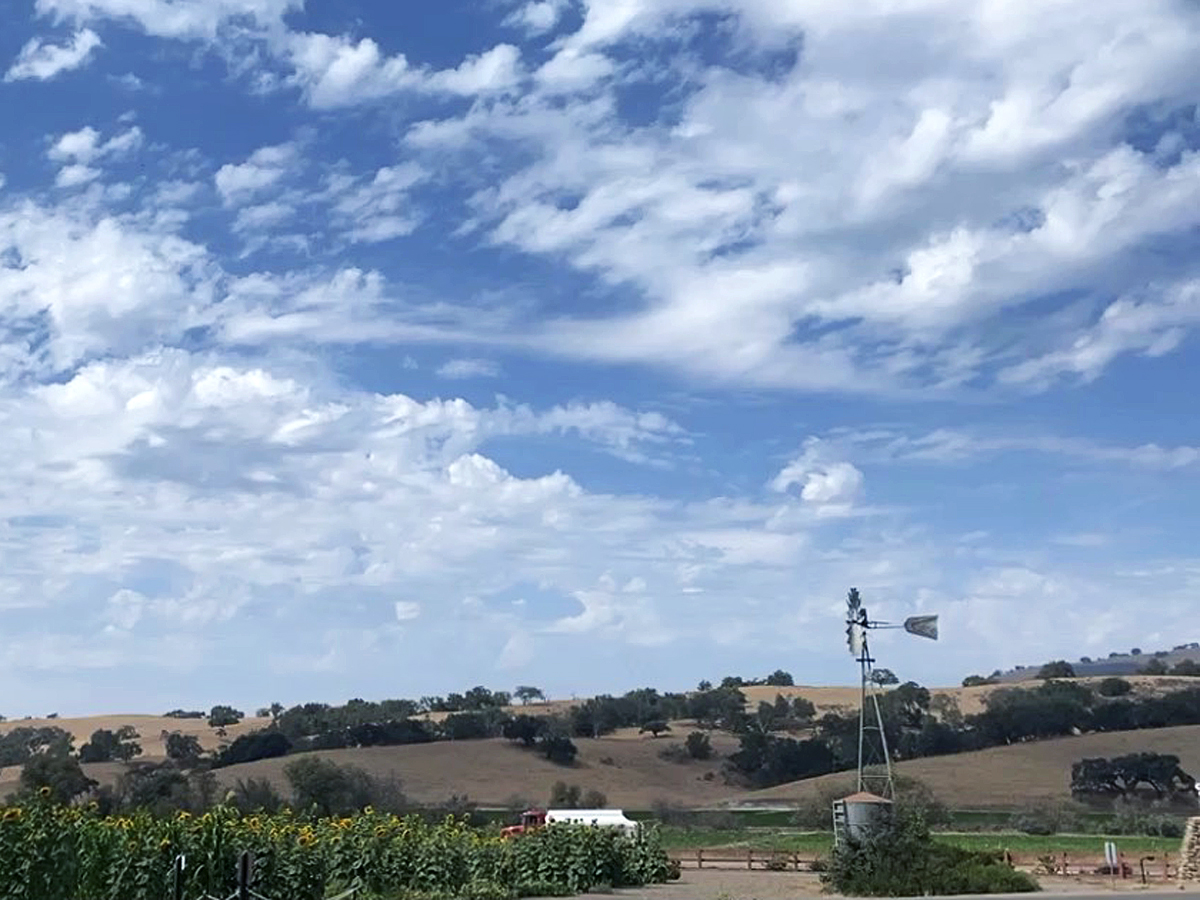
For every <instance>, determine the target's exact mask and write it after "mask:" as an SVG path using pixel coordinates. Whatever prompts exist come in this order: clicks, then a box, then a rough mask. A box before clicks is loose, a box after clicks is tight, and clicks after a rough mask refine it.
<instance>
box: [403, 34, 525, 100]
mask: <svg viewBox="0 0 1200 900" xmlns="http://www.w3.org/2000/svg"><path fill="white" fill-rule="evenodd" d="M520 77H521V51H519V50H518V49H517V48H516V47H514V46H512V45H511V44H498V45H496V46H495V47H493V48H492V49H490V50H488V51H486V52H485V53H480V54H479V55H478V56H471V57H468V58H467V59H465V60H463V61H462V62H461V63H460V64H459V65H458V67H457V68H454V69H447V70H444V71H441V72H435V73H433V74H432V75H430V76H429V77H428V80H427V81H426V87H427V89H432V90H439V91H448V92H449V93H452V94H461V95H462V96H464V97H471V96H475V95H476V94H494V93H496V92H499V91H507V90H510V89H511V88H513V87H515V86H516V84H517V82H518V81H519V80H520Z"/></svg>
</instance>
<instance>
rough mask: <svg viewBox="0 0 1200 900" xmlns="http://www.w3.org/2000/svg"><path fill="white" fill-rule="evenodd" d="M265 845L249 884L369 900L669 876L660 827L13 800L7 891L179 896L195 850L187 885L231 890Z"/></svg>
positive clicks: (40, 896)
mask: <svg viewBox="0 0 1200 900" xmlns="http://www.w3.org/2000/svg"><path fill="white" fill-rule="evenodd" d="M243 851H249V852H250V853H252V854H253V856H254V860H255V862H254V870H253V876H252V880H251V882H250V887H251V889H252V890H253V891H254V893H256V894H258V895H260V896H262V897H265V898H267V900H322V898H325V897H328V896H332V895H336V894H339V893H341V892H343V891H347V890H351V889H354V891H355V897H356V900H366V898H380V900H384V898H388V900H390V898H431V900H432V898H450V897H465V898H471V900H506V898H515V897H518V896H522V895H531V894H540V895H548V894H568V893H581V892H584V891H587V890H589V889H590V888H593V887H597V886H600V885H611V886H613V887H621V886H637V885H644V884H650V883H654V882H662V881H666V880H667V878H668V877H669V872H670V864H669V861H668V858H667V855H666V853H665V852H664V851H663V849H662V847H661V845H660V844H659V842H658V835H657V832H656V831H655V830H653V829H642V830H641V831H640V832H639V834H638V835H637V836H636V837H630V836H626V835H622V834H620V833H618V832H616V831H614V830H611V829H598V828H587V827H569V826H568V827H561V826H554V827H552V828H546V829H541V830H538V831H534V832H530V833H528V834H524V835H521V836H519V837H517V838H512V839H505V838H502V837H501V836H500V834H499V833H498V832H497V831H496V830H494V829H493V830H486V831H484V830H479V829H475V828H471V827H468V826H467V825H466V824H465V823H464V822H461V821H459V820H457V819H454V818H448V819H446V820H445V821H444V822H441V823H438V824H429V823H427V822H425V821H424V820H423V819H421V818H420V817H417V816H409V817H397V816H392V815H383V814H380V813H376V812H374V811H372V810H371V809H370V808H369V807H368V808H367V809H366V810H364V811H363V812H362V813H360V814H358V815H355V816H352V817H349V818H329V819H314V818H307V817H304V816H299V815H295V814H292V813H288V812H284V813H281V814H278V815H271V816H267V815H241V814H239V813H238V812H237V811H236V810H234V809H231V808H228V807H218V808H216V809H214V810H212V811H211V812H208V813H205V814H204V815H201V816H189V815H188V814H187V813H179V814H178V815H176V816H174V817H172V818H157V817H154V816H151V815H148V814H137V815H133V816H121V817H115V816H114V817H102V816H100V815H98V814H97V813H96V812H95V810H94V808H86V807H85V808H76V807H61V806H55V805H52V804H51V803H49V802H48V801H45V802H34V803H32V804H28V805H25V806H23V807H10V808H7V809H4V810H3V812H0V900H18V898H20V900H167V898H170V897H172V896H173V893H172V891H173V882H174V878H173V874H174V872H173V867H174V864H175V860H176V858H177V857H178V856H180V855H182V856H183V857H184V860H185V863H184V868H183V873H184V874H183V879H182V881H183V894H182V895H183V897H185V898H187V900H199V898H203V897H215V898H225V897H228V896H230V895H231V894H232V893H233V892H234V891H235V889H236V869H237V860H238V857H239V855H240V854H241V853H242V852H243Z"/></svg>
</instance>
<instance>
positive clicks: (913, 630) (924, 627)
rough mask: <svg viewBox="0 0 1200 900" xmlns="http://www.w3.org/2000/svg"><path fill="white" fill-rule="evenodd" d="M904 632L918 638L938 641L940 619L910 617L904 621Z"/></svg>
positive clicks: (933, 617)
mask: <svg viewBox="0 0 1200 900" xmlns="http://www.w3.org/2000/svg"><path fill="white" fill-rule="evenodd" d="M904 630H905V631H907V632H908V633H909V634H915V635H917V637H923V638H929V639H930V640H932V641H936V640H937V639H938V617H937V616H909V617H908V618H907V619H905V620H904Z"/></svg>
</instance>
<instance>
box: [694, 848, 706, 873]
mask: <svg viewBox="0 0 1200 900" xmlns="http://www.w3.org/2000/svg"><path fill="white" fill-rule="evenodd" d="M696 868H697V869H703V868H704V848H703V847H697V848H696Z"/></svg>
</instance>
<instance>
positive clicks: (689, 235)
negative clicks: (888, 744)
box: [409, 0, 1200, 392]
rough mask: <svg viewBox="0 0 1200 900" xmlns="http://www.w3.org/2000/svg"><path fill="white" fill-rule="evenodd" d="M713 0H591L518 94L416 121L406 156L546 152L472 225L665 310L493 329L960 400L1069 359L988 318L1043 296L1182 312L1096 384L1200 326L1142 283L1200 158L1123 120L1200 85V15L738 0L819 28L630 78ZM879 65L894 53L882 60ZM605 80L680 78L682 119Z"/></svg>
mask: <svg viewBox="0 0 1200 900" xmlns="http://www.w3.org/2000/svg"><path fill="white" fill-rule="evenodd" d="M716 6H717V5H716V4H711V3H706V2H699V0H696V2H690V0H673V2H669V3H646V2H629V3H621V4H604V3H587V4H585V20H584V24H583V26H582V28H581V29H580V30H579V31H578V32H577V33H575V34H574V35H568V36H563V37H561V38H560V39H559V40H558V41H557V42H556V44H555V54H556V55H555V56H554V57H552V58H551V60H550V61H548V62H546V63H545V64H544V65H543V66H542V68H541V69H539V70H538V71H537V72H536V73H535V80H534V88H533V89H532V90H530V91H528V92H527V93H526V94H525V95H524V96H522V98H521V99H520V101H517V102H512V103H498V104H495V105H492V106H488V107H482V108H479V107H472V108H471V109H470V110H468V111H466V112H464V113H462V114H461V115H458V116H454V117H447V118H444V119H441V120H437V121H426V122H422V123H420V124H419V125H418V126H416V127H414V128H413V129H412V131H411V132H410V135H409V143H410V146H412V147H414V148H418V149H421V150H425V151H429V152H433V153H454V152H455V151H458V150H465V151H467V152H468V153H472V154H473V153H478V152H480V151H482V152H485V153H486V152H487V151H488V148H489V145H490V142H495V141H501V142H516V143H518V144H519V145H520V146H522V147H523V148H525V149H526V150H527V151H528V153H529V154H530V155H532V157H533V161H532V162H531V163H530V164H528V165H525V166H522V167H521V168H519V169H518V170H516V171H512V172H510V173H508V175H507V177H504V178H502V179H501V180H500V182H499V183H498V184H495V183H491V184H488V185H486V186H484V187H483V188H482V189H480V190H479V191H478V193H477V194H476V196H475V198H474V210H475V212H476V216H475V217H474V219H473V221H472V222H471V223H470V224H471V227H472V228H473V229H474V230H476V231H480V230H487V231H488V233H489V234H490V236H491V238H492V240H493V241H495V242H496V243H498V244H501V245H505V246H509V247H513V248H515V249H517V250H519V251H521V252H524V253H527V254H531V255H537V256H542V257H546V258H549V259H552V260H553V261H554V262H556V263H558V264H564V263H565V264H567V265H570V266H572V267H574V268H576V269H577V270H579V271H580V272H583V273H585V274H587V275H588V276H594V277H595V278H596V279H597V282H598V283H599V284H601V285H616V284H619V285H622V286H623V288H624V289H627V290H631V291H633V292H635V296H637V297H639V298H640V299H641V301H642V302H641V305H640V307H639V306H638V305H636V304H628V303H623V304H621V312H620V313H611V312H610V313H607V314H604V313H602V314H600V315H593V314H592V313H591V312H590V311H589V313H588V314H587V315H586V316H580V317H579V318H574V317H570V316H562V318H560V319H558V320H556V321H552V322H550V323H547V322H546V321H545V317H542V318H540V319H539V318H538V317H536V316H531V317H530V319H529V320H528V321H520V322H517V323H514V324H515V328H514V329H513V332H511V333H506V334H495V333H492V334H487V333H482V332H481V333H480V334H479V338H480V339H481V340H487V339H491V340H504V339H505V338H508V339H510V340H513V341H515V342H518V343H519V344H520V345H521V346H524V347H539V348H541V349H543V350H544V351H545V352H547V353H551V354H554V355H567V356H572V357H579V358H584V359H592V360H598V361H612V362H647V361H651V362H655V363H658V364H660V365H664V366H669V367H671V368H674V369H676V370H678V371H680V372H682V373H683V374H684V375H686V376H688V377H703V378H707V379H709V380H713V381H716V382H718V383H731V382H732V383H741V384H747V383H748V384H754V385H768V386H772V387H790V388H800V389H810V390H826V389H829V388H837V389H844V390H852V391H875V392H881V391H882V392H886V391H896V390H912V391H916V390H922V389H925V390H928V389H931V388H932V389H938V388H940V389H943V390H947V391H950V390H958V389H960V388H961V387H962V386H963V385H968V384H970V385H981V384H988V383H992V382H994V381H995V380H996V378H997V376H998V373H1000V372H1008V370H1009V369H1010V368H1011V367H1010V363H1011V362H1012V360H1013V359H1014V358H1015V359H1018V360H1020V359H1022V358H1025V357H1037V356H1042V355H1044V354H1046V353H1047V352H1048V351H1052V349H1053V348H1052V346H1047V345H1048V344H1051V343H1052V339H1053V337H1054V335H1053V332H1052V331H1051V330H1050V329H1048V328H1045V329H1036V328H1032V329H1025V330H1023V331H1021V332H1019V333H1014V332H1013V331H1012V330H1010V329H997V328H995V327H993V326H994V325H995V323H996V321H997V320H998V318H999V317H1001V316H1004V315H1009V314H1011V313H1012V312H1013V311H1014V310H1017V311H1019V314H1021V315H1024V314H1026V311H1031V312H1029V314H1030V315H1035V316H1040V315H1042V313H1041V310H1043V309H1045V308H1046V306H1047V305H1048V304H1047V303H1046V297H1047V296H1051V297H1056V298H1059V297H1067V296H1071V295H1072V294H1074V295H1075V296H1078V295H1080V294H1086V295H1093V296H1097V297H1104V296H1105V295H1110V296H1111V295H1112V294H1119V293H1124V292H1126V291H1132V290H1134V289H1137V290H1140V291H1142V292H1143V293H1142V295H1141V299H1140V301H1139V302H1140V303H1142V304H1144V305H1145V306H1146V308H1147V309H1146V310H1145V311H1144V312H1139V314H1138V317H1139V318H1142V317H1147V315H1148V314H1149V315H1153V316H1160V315H1161V316H1162V318H1164V319H1176V320H1177V319H1180V318H1185V319H1186V320H1187V321H1185V322H1180V323H1178V324H1172V325H1167V324H1164V326H1163V327H1162V328H1161V329H1152V332H1151V333H1147V334H1138V335H1136V336H1134V337H1132V338H1125V337H1124V335H1122V336H1120V337H1116V336H1115V335H1114V336H1112V337H1111V339H1110V340H1106V341H1103V342H1102V343H1103V344H1104V346H1105V348H1106V349H1103V350H1101V349H1099V348H1097V350H1096V351H1095V352H1093V353H1092V354H1091V357H1092V358H1093V359H1095V362H1094V363H1093V364H1087V365H1088V370H1087V373H1088V377H1092V375H1094V374H1095V373H1099V372H1102V371H1104V369H1105V368H1106V367H1107V365H1108V363H1109V362H1110V361H1111V360H1113V359H1115V358H1117V357H1119V356H1120V355H1121V354H1122V353H1126V352H1131V351H1132V352H1150V353H1153V354H1164V353H1168V352H1170V351H1171V349H1172V348H1173V347H1175V346H1176V345H1177V344H1178V343H1179V342H1180V340H1181V339H1182V337H1183V336H1184V335H1185V334H1187V333H1189V332H1190V331H1191V329H1193V328H1194V327H1195V326H1194V323H1193V321H1192V320H1191V319H1190V317H1187V316H1180V315H1179V311H1178V310H1177V309H1170V310H1165V309H1164V308H1169V307H1172V305H1173V301H1171V299H1170V296H1169V287H1168V288H1167V289H1166V290H1167V293H1165V294H1163V295H1156V293H1155V291H1154V290H1153V289H1151V290H1145V277H1144V271H1143V269H1142V268H1141V267H1142V265H1143V260H1142V258H1141V257H1140V256H1139V254H1141V253H1142V252H1143V250H1144V248H1145V247H1146V246H1147V244H1148V243H1151V242H1162V241H1168V240H1176V241H1179V240H1182V237H1183V236H1185V235H1187V234H1188V233H1190V231H1191V229H1193V228H1195V227H1196V226H1197V224H1200V213H1197V210H1200V194H1198V193H1197V192H1198V191H1200V188H1198V187H1197V185H1200V178H1198V177H1197V174H1196V173H1197V165H1200V162H1198V161H1197V160H1198V157H1197V155H1196V154H1195V153H1188V152H1184V153H1182V154H1181V155H1178V158H1174V157H1171V156H1170V155H1169V154H1167V155H1164V154H1161V153H1158V154H1150V153H1146V154H1143V153H1139V152H1138V151H1137V150H1134V149H1133V148H1132V147H1130V146H1127V145H1126V144H1125V143H1124V142H1123V141H1122V139H1121V137H1120V135H1121V134H1122V129H1124V128H1125V127H1126V126H1127V121H1128V115H1129V112H1130V110H1133V109H1138V108H1164V109H1170V108H1172V107H1174V106H1187V105H1189V104H1194V103H1195V102H1196V101H1197V100H1200V75H1198V74H1197V70H1196V69H1195V67H1194V65H1193V64H1192V60H1193V59H1194V58H1195V57H1196V56H1197V55H1200V28H1197V27H1196V26H1195V23H1194V22H1193V21H1192V20H1191V19H1190V18H1188V17H1187V16H1186V15H1185V14H1183V13H1182V12H1181V11H1180V9H1179V8H1178V7H1177V6H1176V5H1174V4H1172V3H1170V2H1168V0H1153V2H1149V3H1146V4H1141V5H1139V7H1138V10H1137V14H1136V15H1129V14H1128V12H1127V11H1125V10H1121V11H1118V10H1116V9H1113V10H1107V11H1104V12H1103V13H1102V14H1098V15H1095V16H1091V15H1089V16H1087V17H1086V21H1085V22H1084V23H1083V24H1082V25H1081V24H1080V21H1081V15H1080V11H1081V10H1082V7H1081V6H1079V5H1077V4H1075V3H1070V2H1064V3H1062V4H1061V5H1059V6H1056V7H1055V8H1054V9H1053V10H1052V11H1046V10H1044V9H1042V8H1041V7H1040V6H1039V5H1037V4H1031V3H1018V4H1015V5H1012V4H1010V5H1008V6H1006V7H1004V12H1003V14H1001V13H1000V12H999V11H998V10H999V9H1000V7H999V6H997V5H995V4H983V5H981V6H978V7H975V8H973V9H972V12H971V14H969V15H965V16H964V15H961V14H959V13H957V12H954V11H953V10H952V9H951V8H950V7H949V6H948V5H946V4H945V3H942V2H932V0H931V2H928V3H920V4H914V5H902V6H897V5H894V4H886V3H880V4H878V5H874V6H871V9H872V10H873V12H872V13H871V14H869V15H867V14H865V13H864V14H861V15H860V14H858V13H850V12H846V11H843V10H839V9H835V8H834V7H831V6H828V5H818V6H813V5H812V4H808V3H802V2H799V0H795V2H786V3H778V4H762V3H759V2H756V0H739V2H734V3H732V4H728V3H727V4H720V8H721V9H722V10H725V11H728V12H730V13H732V14H733V21H734V22H736V23H737V24H736V26H735V27H736V29H737V31H736V39H737V40H738V41H739V45H740V46H741V47H742V48H743V50H744V51H746V52H747V53H749V54H751V55H753V54H755V53H761V54H766V55H769V54H771V53H774V52H776V51H777V50H778V49H779V48H780V47H781V45H785V44H786V42H787V41H788V40H797V41H798V40H799V39H800V36H801V34H802V35H803V44H804V47H803V53H802V57H801V58H802V64H800V65H796V66H795V67H794V68H792V69H791V70H784V69H780V68H779V67H774V68H768V67H765V66H764V68H765V71H763V72H761V73H759V72H754V71H752V70H751V71H745V70H739V71H736V72H735V71H733V69H732V67H731V66H723V65H721V64H719V63H718V64H715V65H711V66H708V67H706V68H705V69H703V70H699V71H697V70H695V69H693V68H691V67H689V64H688V62H687V60H686V59H685V58H683V57H682V56H680V57H676V58H674V59H673V62H674V64H675V67H672V66H666V67H658V68H657V69H656V70H655V71H654V72H653V73H642V72H640V70H638V69H636V68H631V69H628V70H627V71H621V72H620V73H619V74H618V73H617V72H616V71H615V70H614V67H613V64H612V63H611V61H610V60H609V59H608V58H607V56H606V54H607V51H608V49H609V48H611V47H614V46H615V45H617V44H618V43H620V42H621V41H625V40H627V39H629V40H634V39H636V40H643V41H650V42H653V41H658V40H660V39H662V38H663V36H664V35H665V34H667V33H672V29H675V28H676V27H677V26H680V25H686V24H689V23H688V17H689V16H691V15H693V14H697V13H700V12H705V11H711V10H713V9H714V8H716ZM1089 9H1090V7H1089ZM897 34H900V35H901V38H899V40H901V43H900V45H897V44H896V41H897V40H898V38H897ZM668 46H669V45H668ZM1097 48H1104V49H1103V52H1098V51H1097ZM868 58H869V59H883V58H887V59H889V60H893V61H894V65H891V66H889V67H885V68H884V69H880V68H879V67H875V68H868V69H863V68H862V66H861V64H860V61H861V60H862V59H868ZM1064 72H1065V73H1070V76H1069V77H1066V76H1063V75H1062V73H1064ZM606 78H613V79H614V81H615V82H617V83H619V84H621V85H622V86H623V87H629V86H631V85H639V90H644V91H645V92H646V96H647V97H648V98H653V97H654V96H656V93H657V92H659V91H661V90H662V89H663V84H664V83H665V84H666V85H669V86H670V88H673V89H674V91H675V93H671V92H670V91H668V95H669V96H670V97H671V99H670V101H669V105H670V109H669V112H667V113H666V114H664V116H663V118H662V120H661V121H658V120H656V118H655V117H656V113H655V110H654V109H653V108H651V109H650V110H647V111H645V112H643V113H641V114H639V121H638V123H637V124H631V123H629V122H628V121H625V120H623V119H622V117H621V115H620V114H619V110H618V106H617V98H616V95H615V94H614V93H613V92H612V89H611V88H606V89H599V90H598V89H597V85H598V84H603V81H604V79H606ZM644 81H650V82H651V83H650V84H645V83H643V82H644ZM564 97H565V98H566V99H564ZM648 102H649V103H650V104H653V102H654V101H653V100H652V99H649V100H648ZM647 116H649V117H650V118H649V121H642V119H645V118H646V117H647ZM779 122H789V123H791V124H790V126H789V127H788V128H787V129H783V130H780V128H779V125H778V123H779ZM1184 146H1186V142H1185V144H1184ZM444 164H445V165H447V166H449V165H452V163H450V162H445V163H444ZM1181 252H1182V251H1181ZM1188 274H1189V275H1190V274H1192V273H1190V272H1189V273H1188ZM1057 302H1058V303H1059V304H1060V305H1061V304H1065V303H1066V302H1067V301H1057ZM1050 307H1051V309H1052V314H1055V313H1059V312H1061V310H1060V309H1054V308H1053V304H1050ZM1130 340H1132V343H1130ZM1107 348H1111V349H1107ZM1080 364H1085V363H1083V361H1080V362H1073V361H1071V360H1065V359H1061V357H1059V358H1058V361H1057V362H1056V358H1054V357H1051V358H1050V359H1049V360H1047V362H1046V363H1045V365H1044V366H1043V368H1046V370H1047V372H1049V373H1050V374H1046V373H1043V372H1042V369H1037V370H1035V371H1033V372H1029V373H1026V372H1025V371H1024V370H1023V369H1021V368H1014V369H1012V371H1011V373H1009V374H1006V375H1005V376H1004V378H1003V381H1004V383H1006V384H1008V385H1012V386H1021V387H1034V388H1039V387H1043V386H1044V385H1045V384H1046V383H1047V382H1048V381H1049V380H1052V379H1053V377H1054V375H1053V373H1052V371H1051V370H1055V369H1056V367H1057V368H1063V367H1067V368H1068V369H1069V367H1071V366H1072V365H1080Z"/></svg>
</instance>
